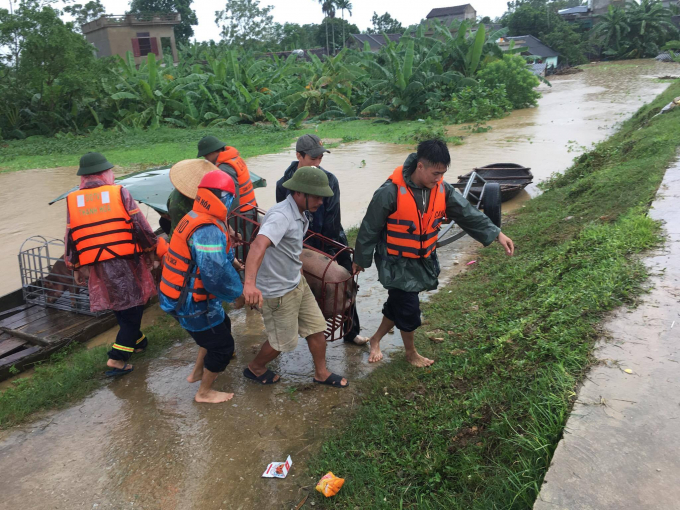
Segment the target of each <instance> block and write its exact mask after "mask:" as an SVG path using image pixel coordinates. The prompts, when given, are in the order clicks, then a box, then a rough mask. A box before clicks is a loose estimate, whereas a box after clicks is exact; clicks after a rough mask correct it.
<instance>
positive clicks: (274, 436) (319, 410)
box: [0, 238, 477, 510]
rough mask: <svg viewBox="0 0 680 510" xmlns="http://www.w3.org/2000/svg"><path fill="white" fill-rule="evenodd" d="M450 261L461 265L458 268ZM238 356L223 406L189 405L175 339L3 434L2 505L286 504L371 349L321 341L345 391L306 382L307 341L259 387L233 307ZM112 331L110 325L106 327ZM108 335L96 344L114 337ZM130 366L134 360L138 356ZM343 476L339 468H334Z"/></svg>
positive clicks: (224, 382) (306, 482)
mask: <svg viewBox="0 0 680 510" xmlns="http://www.w3.org/2000/svg"><path fill="white" fill-rule="evenodd" d="M476 249H477V247H476V243H474V242H473V241H472V240H470V239H469V238H466V239H463V240H461V241H459V242H458V243H454V244H452V245H449V246H447V247H445V248H442V250H441V252H440V257H441V260H442V261H444V262H443V264H442V266H443V272H442V277H443V278H447V277H450V276H452V275H453V274H455V273H456V272H458V271H460V270H465V268H466V265H465V261H467V260H468V259H469V257H470V256H472V254H473V253H474V251H475V250H476ZM455 262H458V264H456V263H455ZM360 286H361V288H360V290H359V303H360V312H359V313H360V316H361V321H362V326H363V328H364V329H365V331H364V333H365V334H369V333H370V332H372V331H374V330H375V329H376V328H377V326H378V324H379V323H380V320H381V319H382V314H381V309H382V303H383V302H384V300H385V299H386V292H385V290H384V289H383V288H382V286H380V285H379V283H378V282H377V273H376V271H375V269H374V268H370V269H369V270H367V271H366V273H363V274H362V275H361V279H360ZM230 317H231V320H232V327H233V333H234V337H235V339H236V353H237V357H236V359H235V360H233V361H232V363H231V364H230V365H229V367H227V370H226V371H225V373H224V374H222V375H221V376H220V377H219V378H218V380H217V383H216V388H217V389H220V390H225V391H231V392H234V393H235V397H234V399H233V400H231V401H229V402H228V403H226V404H224V405H218V406H206V405H199V404H196V403H194V401H193V396H194V393H195V392H196V389H197V387H196V385H195V384H194V385H191V384H188V383H187V382H186V380H185V378H186V376H187V375H188V374H189V373H190V371H191V368H192V366H193V362H194V360H195V356H196V352H197V347H196V345H195V344H194V343H193V342H192V341H191V340H185V341H178V342H177V343H176V344H175V345H174V346H173V347H172V348H170V349H169V350H168V351H167V352H165V353H164V355H163V356H162V357H160V358H157V359H153V360H150V361H149V362H148V363H138V364H137V365H136V366H135V371H134V372H132V373H131V374H130V375H128V376H126V377H124V378H121V379H119V380H116V381H113V382H112V383H111V384H109V385H108V386H107V387H105V388H104V389H102V390H99V391H97V392H96V393H95V394H94V395H93V396H91V397H89V398H87V399H85V400H84V401H83V402H81V403H80V404H78V405H76V406H74V407H72V408H70V409H67V410H64V411H61V412H56V413H53V414H51V415H50V417H48V418H46V419H44V420H42V421H40V422H37V423H34V424H31V425H29V426H24V427H21V428H18V429H16V430H14V431H5V432H2V433H0V471H1V472H2V473H3V485H4V489H3V505H0V507H2V508H35V509H39V508H54V509H76V508H77V509H80V508H82V509H85V508H87V509H91V508H97V509H118V508H123V507H126V508H127V507H131V508H145V509H156V508H158V509H163V510H165V509H174V508H177V509H219V508H223V509H238V508H243V509H249V508H258V507H263V508H291V507H293V506H295V505H296V504H297V503H298V502H299V501H300V500H301V499H302V497H303V496H304V493H305V492H306V491H307V490H310V489H313V487H310V486H313V485H314V483H315V482H316V481H315V480H312V479H309V478H306V477H305V476H304V475H305V471H306V464H307V462H308V461H309V460H310V458H311V456H312V454H313V453H314V452H315V451H316V448H317V447H318V446H319V445H320V444H321V443H322V442H323V441H324V440H325V439H327V438H328V437H329V435H330V434H333V433H335V431H334V428H333V423H334V421H335V420H337V419H338V417H339V416H340V414H342V413H345V412H346V411H348V410H350V408H351V407H352V406H354V405H356V403H357V402H358V395H357V386H358V383H359V380H360V379H361V378H362V377H365V376H366V375H367V374H368V373H369V372H370V371H372V370H373V369H374V368H375V367H376V366H378V365H373V364H369V363H368V348H367V347H358V346H355V345H352V344H344V343H342V342H334V343H331V344H328V350H327V362H328V367H329V369H330V370H331V371H333V372H336V373H339V374H343V375H344V376H346V377H347V378H348V379H349V380H350V381H351V386H350V388H348V389H346V390H340V389H334V388H325V387H322V386H319V385H316V384H313V383H312V378H313V366H312V359H311V355H310V354H309V350H308V349H307V346H306V343H305V342H304V341H303V340H301V341H300V343H299V345H298V348H297V349H296V350H295V351H294V352H292V353H288V354H284V355H282V356H281V357H280V359H279V360H278V361H277V362H275V363H272V365H271V368H272V369H273V370H275V371H277V372H279V373H281V374H282V377H283V379H282V382H281V383H280V384H277V385H274V386H267V387H262V386H258V385H256V384H253V383H251V382H250V381H248V380H246V379H245V378H244V377H243V376H242V374H241V372H242V370H243V367H244V366H245V365H246V364H247V362H248V361H249V360H251V359H252V358H253V357H254V356H255V353H256V351H257V349H258V348H259V346H260V345H261V343H262V341H263V339H264V338H265V336H264V326H263V323H262V319H261V316H260V315H259V313H258V312H257V311H251V310H248V311H246V310H239V311H236V312H231V313H230ZM110 333H111V335H112V334H113V333H115V330H112V332H110ZM106 335H109V336H111V335H110V334H109V333H106V334H105V335H103V336H100V338H99V341H110V340H111V338H112V337H111V338H108V337H107V336H106ZM95 341H96V340H95ZM383 351H384V352H385V361H387V360H389V358H390V356H391V355H394V354H395V353H397V352H400V351H401V337H400V336H399V333H398V332H397V333H395V334H391V335H387V336H386V337H385V339H384V341H383ZM133 363H134V358H133ZM288 455H291V456H292V459H293V469H292V470H291V472H290V474H289V476H288V478H286V479H285V480H271V479H263V478H260V477H261V475H262V472H263V471H264V469H265V467H266V465H267V463H269V462H270V461H273V460H285V458H286V457H287V456H288ZM340 475H341V474H340Z"/></svg>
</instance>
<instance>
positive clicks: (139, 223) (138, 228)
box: [120, 188, 158, 251]
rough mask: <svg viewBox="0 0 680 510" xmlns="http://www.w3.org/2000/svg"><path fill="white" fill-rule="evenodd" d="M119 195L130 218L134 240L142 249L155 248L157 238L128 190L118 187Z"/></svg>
mask: <svg viewBox="0 0 680 510" xmlns="http://www.w3.org/2000/svg"><path fill="white" fill-rule="evenodd" d="M120 196H121V198H122V200H123V205H124V206H125V209H126V210H127V212H128V214H129V215H130V219H132V228H133V229H134V231H135V240H136V241H137V242H138V243H139V245H140V246H141V247H142V250H144V251H150V250H153V249H155V248H156V245H157V244H158V238H157V237H156V234H154V233H153V229H152V228H151V225H149V222H148V221H146V218H145V217H144V215H143V214H142V212H141V211H140V210H139V205H138V204H137V202H135V199H134V198H132V195H130V192H129V191H128V190H127V189H125V188H121V189H120Z"/></svg>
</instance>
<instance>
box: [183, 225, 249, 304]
mask: <svg viewBox="0 0 680 510" xmlns="http://www.w3.org/2000/svg"><path fill="white" fill-rule="evenodd" d="M190 244H191V254H192V258H193V260H194V261H195V262H196V265H197V266H198V268H199V269H200V271H201V281H202V282H203V286H204V287H205V290H207V291H208V292H210V293H211V294H214V295H215V296H217V297H218V298H220V299H222V300H224V301H227V302H230V303H231V302H232V301H234V300H236V299H237V298H238V297H240V296H241V294H242V293H243V286H242V285H241V279H240V278H239V275H238V273H237V272H236V270H235V269H234V268H233V267H232V265H231V262H232V260H233V258H234V255H233V252H232V250H229V252H227V251H226V250H227V238H226V236H225V235H224V233H222V231H221V230H220V229H219V228H217V227H216V226H214V225H208V226H203V227H201V228H199V229H198V230H196V232H194V235H192V236H191V241H190Z"/></svg>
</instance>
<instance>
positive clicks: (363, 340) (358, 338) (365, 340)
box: [352, 335, 369, 345]
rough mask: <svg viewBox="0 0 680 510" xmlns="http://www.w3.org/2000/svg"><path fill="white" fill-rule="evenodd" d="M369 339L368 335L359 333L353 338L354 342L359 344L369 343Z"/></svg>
mask: <svg viewBox="0 0 680 510" xmlns="http://www.w3.org/2000/svg"><path fill="white" fill-rule="evenodd" d="M368 340H369V338H368V337H366V336H360V335H357V336H355V337H354V340H352V342H354V343H355V344H357V345H366V344H367V343H368Z"/></svg>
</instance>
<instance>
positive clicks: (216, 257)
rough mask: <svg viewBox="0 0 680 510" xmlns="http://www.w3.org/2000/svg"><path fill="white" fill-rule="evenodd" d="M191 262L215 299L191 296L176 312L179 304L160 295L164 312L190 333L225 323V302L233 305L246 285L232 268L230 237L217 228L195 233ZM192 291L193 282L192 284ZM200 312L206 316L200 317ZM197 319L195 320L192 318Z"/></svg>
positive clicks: (190, 284)
mask: <svg viewBox="0 0 680 510" xmlns="http://www.w3.org/2000/svg"><path fill="white" fill-rule="evenodd" d="M189 249H190V250H191V259H192V260H193V261H194V262H195V263H196V265H197V266H198V269H199V270H200V272H201V280H202V281H203V287H205V290H207V291H208V292H210V293H211V294H213V295H214V296H215V299H208V300H207V301H199V302H196V301H194V300H193V296H192V293H191V292H189V293H188V294H187V298H186V301H185V302H184V304H183V305H182V307H181V308H180V310H179V312H175V307H176V306H177V300H175V299H170V298H168V297H166V296H164V295H163V294H162V293H159V296H160V305H161V309H163V311H165V312H167V313H169V314H170V315H172V316H173V317H176V318H177V319H178V320H179V323H180V325H181V326H182V327H183V328H184V329H186V330H188V331H204V330H206V329H210V328H213V327H215V326H217V325H219V324H221V323H222V322H223V321H224V309H223V308H222V302H223V301H227V302H232V301H234V300H235V299H236V298H238V297H239V296H240V295H241V294H243V285H242V284H241V278H240V277H239V275H238V273H237V272H236V269H234V268H233V266H232V265H231V264H232V262H233V261H234V250H229V252H227V237H226V235H225V234H224V233H223V232H222V231H221V230H220V229H219V228H218V227H216V226H215V225H204V226H202V227H200V228H198V229H197V230H196V232H194V233H193V235H192V236H191V238H190V239H189ZM189 288H190V289H192V288H193V279H192V281H191V282H189ZM199 312H207V313H201V314H200V315H195V314H198V313H199ZM192 315H194V316H193V317H191V316H192Z"/></svg>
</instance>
